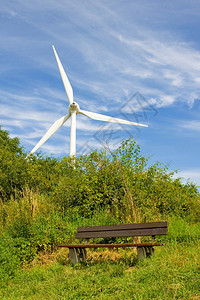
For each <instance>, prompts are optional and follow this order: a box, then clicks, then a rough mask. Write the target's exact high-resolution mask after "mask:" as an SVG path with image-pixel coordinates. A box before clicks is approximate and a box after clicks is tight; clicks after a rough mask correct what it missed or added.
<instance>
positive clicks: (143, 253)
mask: <svg viewBox="0 0 200 300" xmlns="http://www.w3.org/2000/svg"><path fill="white" fill-rule="evenodd" d="M153 253H154V248H153V247H152V246H148V247H147V246H146V247H137V257H138V259H139V260H143V259H144V258H146V257H150V256H151V255H153Z"/></svg>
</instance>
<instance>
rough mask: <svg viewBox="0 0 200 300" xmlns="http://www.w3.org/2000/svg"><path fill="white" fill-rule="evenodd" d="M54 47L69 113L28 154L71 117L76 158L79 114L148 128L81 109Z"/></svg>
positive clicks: (71, 143) (72, 143)
mask: <svg viewBox="0 0 200 300" xmlns="http://www.w3.org/2000/svg"><path fill="white" fill-rule="evenodd" d="M52 47H53V51H54V54H55V57H56V61H57V64H58V68H59V71H60V74H61V77H62V81H63V84H64V87H65V91H66V93H67V97H68V100H69V107H68V113H67V114H66V115H65V116H63V117H62V118H60V119H58V120H57V121H56V122H55V123H53V125H52V126H51V127H50V128H49V130H48V131H47V132H46V133H45V135H44V136H43V137H42V138H41V140H40V141H39V142H38V143H37V145H36V146H35V147H34V148H33V149H32V150H31V152H30V153H29V154H28V156H29V155H30V154H33V153H34V152H35V151H37V150H38V148H40V147H41V146H42V145H43V144H44V143H45V142H46V141H47V140H48V139H49V138H50V137H51V136H52V135H53V134H54V133H55V132H56V131H57V130H58V129H59V128H60V127H61V126H62V125H63V124H64V123H65V122H66V121H67V120H68V119H69V118H70V117H71V131H70V152H69V155H70V156H71V157H72V156H75V155H76V115H77V114H82V115H84V116H86V117H89V118H91V119H94V120H98V121H105V122H111V123H120V124H127V125H136V126H144V127H148V126H147V125H144V124H139V123H135V122H131V121H128V120H123V119H118V118H113V117H109V116H106V115H102V114H97V113H93V112H89V111H86V110H82V109H80V107H79V105H78V103H76V102H75V101H74V96H73V90H72V87H71V84H70V82H69V80H68V78H67V75H66V73H65V71H64V68H63V66H62V64H61V62H60V59H59V57H58V54H57V52H56V50H55V48H54V46H52Z"/></svg>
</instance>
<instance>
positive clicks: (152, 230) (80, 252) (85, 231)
mask: <svg viewBox="0 0 200 300" xmlns="http://www.w3.org/2000/svg"><path fill="white" fill-rule="evenodd" d="M167 228H168V222H167V221H165V222H151V223H135V224H124V225H123V224H121V225H104V226H89V227H78V229H77V233H76V238H77V239H86V243H85V244H77V245H58V247H66V248H69V254H70V259H71V262H72V264H74V265H75V264H77V263H78V262H81V261H85V260H86V256H87V255H86V248H100V247H101V248H102V247H107V248H119V247H137V256H138V259H139V260H142V259H143V258H145V257H148V256H151V255H152V254H153V252H154V248H153V247H154V246H164V245H165V244H163V243H157V242H155V236H156V235H166V234H167ZM138 236H140V237H142V236H151V242H145V243H123V244H88V240H89V239H91V238H112V237H138Z"/></svg>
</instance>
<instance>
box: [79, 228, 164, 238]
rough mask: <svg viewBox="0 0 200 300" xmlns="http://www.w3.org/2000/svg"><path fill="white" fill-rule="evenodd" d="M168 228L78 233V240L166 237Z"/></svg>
mask: <svg viewBox="0 0 200 300" xmlns="http://www.w3.org/2000/svg"><path fill="white" fill-rule="evenodd" d="M166 234H167V228H148V229H135V230H134V229H132V230H130V229H128V230H127V229H124V230H119V229H117V230H116V231H113V230H110V231H86V232H77V233H76V238H77V239H81V238H83V239H89V238H106V237H132V236H154V235H166Z"/></svg>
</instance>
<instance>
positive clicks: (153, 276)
mask: <svg viewBox="0 0 200 300" xmlns="http://www.w3.org/2000/svg"><path fill="white" fill-rule="evenodd" d="M106 251H108V250H106ZM129 252H130V253H131V250H130V251H129V250H125V251H124V250H122V252H121V253H118V256H119V258H118V259H117V261H116V260H115V261H113V260H112V259H110V260H107V261H105V259H104V258H100V256H99V258H98V259H90V260H89V261H88V262H87V264H85V265H84V264H80V265H78V266H76V267H73V266H72V265H71V263H70V262H69V260H68V258H67V259H66V261H65V262H66V264H63V260H61V259H60V257H58V259H57V260H54V262H52V263H48V264H47V263H46V264H43V265H40V264H39V261H38V263H36V264H35V265H34V266H32V267H30V266H29V267H28V268H26V269H23V270H19V271H18V273H17V275H16V276H15V277H14V278H13V279H10V280H9V281H8V282H4V283H2V287H1V291H0V299H48V300H49V299H137V300H139V299H142V300H143V299H161V300H164V299H166V300H167V299H186V300H188V299H200V260H199V257H200V241H199V240H198V239H197V240H196V241H195V240H191V241H187V242H185V241H184V242H177V241H176V240H174V241H172V240H171V241H170V242H167V245H166V246H164V247H157V248H156V251H155V255H154V256H153V257H152V258H150V259H146V260H144V261H142V262H138V261H137V260H136V258H135V254H134V253H132V254H131V255H132V256H131V257H130V256H128V253H129ZM62 253H63V252H62ZM110 253H111V258H112V256H114V253H113V252H112V251H111V252H110ZM93 254H94V252H91V255H90V257H92V256H93ZM119 254H121V256H120V255H119ZM60 255H61V254H60Z"/></svg>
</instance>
